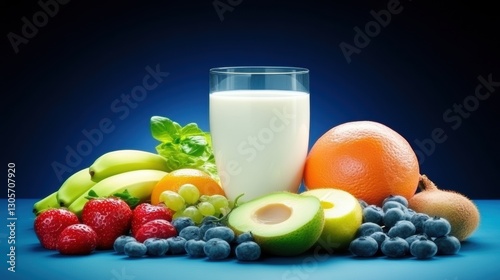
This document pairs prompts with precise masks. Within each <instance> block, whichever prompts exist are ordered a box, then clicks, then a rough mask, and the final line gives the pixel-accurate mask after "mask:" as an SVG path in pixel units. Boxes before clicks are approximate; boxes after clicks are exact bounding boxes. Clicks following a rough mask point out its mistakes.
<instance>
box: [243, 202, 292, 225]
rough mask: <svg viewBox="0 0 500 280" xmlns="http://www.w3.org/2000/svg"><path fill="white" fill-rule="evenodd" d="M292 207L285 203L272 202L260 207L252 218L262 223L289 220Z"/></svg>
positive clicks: (276, 222)
mask: <svg viewBox="0 0 500 280" xmlns="http://www.w3.org/2000/svg"><path fill="white" fill-rule="evenodd" d="M290 216H292V209H291V208H290V207H288V206H287V205H285V204H283V203H272V204H267V205H265V206H263V207H260V208H259V209H257V211H255V213H254V214H253V215H252V219H253V220H254V221H256V222H258V223H260V224H267V225H275V224H279V223H282V222H284V221H286V220H288V219H289V218H290Z"/></svg>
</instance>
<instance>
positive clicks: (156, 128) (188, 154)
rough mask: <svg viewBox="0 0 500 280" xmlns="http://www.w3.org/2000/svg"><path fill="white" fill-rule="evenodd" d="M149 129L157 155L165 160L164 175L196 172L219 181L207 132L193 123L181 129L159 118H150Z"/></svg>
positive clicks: (175, 124)
mask: <svg viewBox="0 0 500 280" xmlns="http://www.w3.org/2000/svg"><path fill="white" fill-rule="evenodd" d="M150 128H151V134H152V136H153V138H154V139H156V140H158V141H159V142H160V143H159V144H158V145H157V146H156V151H157V153H158V154H159V155H161V156H163V157H164V158H165V159H166V160H167V165H168V169H169V170H167V171H173V170H176V169H180V168H195V169H199V170H202V171H204V172H206V173H208V174H209V175H210V176H211V177H212V178H214V179H215V180H219V177H218V175H217V168H216V166H215V158H214V155H213V150H212V138H211V136H210V133H209V132H205V131H203V130H202V129H200V128H199V127H198V125H197V124H196V123H189V124H187V125H186V126H184V127H182V126H181V125H179V124H178V123H176V122H174V121H172V120H170V119H168V118H165V117H161V116H153V117H151V125H150Z"/></svg>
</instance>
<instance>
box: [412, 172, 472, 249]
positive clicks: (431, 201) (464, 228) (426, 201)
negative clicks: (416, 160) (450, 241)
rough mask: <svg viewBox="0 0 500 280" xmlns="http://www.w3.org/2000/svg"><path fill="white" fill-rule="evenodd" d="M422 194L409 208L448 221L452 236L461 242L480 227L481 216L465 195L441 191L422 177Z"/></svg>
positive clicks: (420, 185) (416, 196) (420, 183)
mask: <svg viewBox="0 0 500 280" xmlns="http://www.w3.org/2000/svg"><path fill="white" fill-rule="evenodd" d="M419 188H420V190H421V192H419V193H417V194H415V195H414V196H413V197H412V198H411V199H410V200H409V201H408V203H409V207H410V208H411V209H413V210H415V211H417V212H420V213H425V214H427V215H429V216H431V217H433V216H437V217H442V218H445V219H446V220H448V221H449V222H450V224H451V232H450V235H453V236H455V237H456V238H458V240H460V241H464V240H465V239H467V238H468V237H469V236H470V235H471V234H472V233H473V232H474V231H475V230H476V229H477V227H478V226H479V221H480V215H479V210H478V208H477V206H476V205H475V204H474V203H473V202H472V201H471V200H470V199H468V198H467V197H465V196H464V195H462V194H460V193H457V192H454V191H445V190H440V189H438V188H437V187H436V185H435V184H434V183H433V182H432V181H431V180H429V178H427V176H425V175H422V176H421V178H420V182H419Z"/></svg>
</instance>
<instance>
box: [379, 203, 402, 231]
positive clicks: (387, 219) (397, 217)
mask: <svg viewBox="0 0 500 280" xmlns="http://www.w3.org/2000/svg"><path fill="white" fill-rule="evenodd" d="M404 218H405V213H404V212H403V210H401V209H399V208H391V209H389V210H387V212H385V215H384V225H385V226H386V227H387V228H391V227H393V226H394V225H395V224H396V223H397V222H398V221H401V220H404Z"/></svg>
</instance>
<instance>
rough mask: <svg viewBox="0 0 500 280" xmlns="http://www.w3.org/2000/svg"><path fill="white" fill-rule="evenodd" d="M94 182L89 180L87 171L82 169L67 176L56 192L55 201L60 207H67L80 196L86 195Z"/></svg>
mask: <svg viewBox="0 0 500 280" xmlns="http://www.w3.org/2000/svg"><path fill="white" fill-rule="evenodd" d="M95 184H96V182H94V181H92V180H90V174H89V169H88V168H84V169H82V170H80V171H78V172H76V173H74V174H73V175H71V176H69V178H68V179H66V181H64V183H63V184H62V185H61V187H60V188H59V191H58V192H57V200H58V201H59V205H60V206H61V207H68V206H69V205H70V204H71V203H73V201H75V200H76V199H77V198H78V197H80V196H81V195H82V194H84V193H87V192H88V190H89V189H90V188H91V187H93V186H94V185H95Z"/></svg>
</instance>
